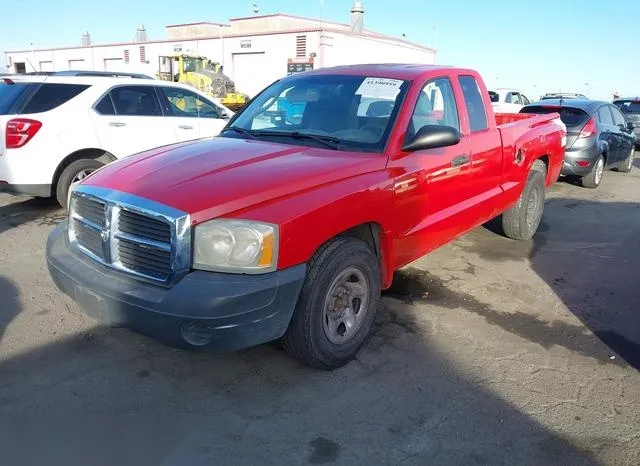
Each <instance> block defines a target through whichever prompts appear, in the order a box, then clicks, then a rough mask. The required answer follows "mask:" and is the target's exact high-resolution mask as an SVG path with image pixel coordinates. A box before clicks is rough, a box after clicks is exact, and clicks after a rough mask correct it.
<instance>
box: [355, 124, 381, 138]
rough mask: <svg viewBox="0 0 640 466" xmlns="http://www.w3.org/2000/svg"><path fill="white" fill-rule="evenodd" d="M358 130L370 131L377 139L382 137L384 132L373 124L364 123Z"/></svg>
mask: <svg viewBox="0 0 640 466" xmlns="http://www.w3.org/2000/svg"><path fill="white" fill-rule="evenodd" d="M360 131H367V132H369V133H372V134H373V135H374V136H376V137H377V138H378V139H380V138H381V137H382V134H383V133H384V129H382V128H380V127H379V126H375V125H364V126H362V127H361V128H360Z"/></svg>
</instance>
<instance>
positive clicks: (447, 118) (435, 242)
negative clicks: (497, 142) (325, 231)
mask: <svg viewBox="0 0 640 466" xmlns="http://www.w3.org/2000/svg"><path fill="white" fill-rule="evenodd" d="M434 91H435V93H436V94H437V95H438V97H436V98H435V99H434V98H433V97H434ZM407 105H411V103H407ZM424 125H442V126H450V127H453V128H455V129H457V130H459V129H460V120H459V114H458V107H457V105H456V99H455V95H454V91H453V87H452V84H451V81H450V79H449V78H447V77H442V78H436V79H434V80H431V81H429V82H427V83H426V84H425V85H424V86H423V88H422V90H421V92H420V94H419V95H418V98H417V100H416V103H415V107H414V109H413V113H412V115H411V118H410V120H409V124H408V128H407V131H406V139H405V140H408V139H410V138H411V137H412V136H413V135H414V134H415V133H416V132H417V131H418V130H419V129H420V128H421V127H422V126H424ZM388 168H389V169H390V170H391V171H392V173H393V172H396V173H397V176H396V177H395V179H394V187H393V189H394V194H395V211H396V218H395V227H396V231H398V235H397V240H396V241H397V243H396V245H395V247H394V248H393V250H394V253H395V256H394V257H393V259H392V260H393V262H394V265H395V266H399V265H404V264H407V263H408V262H410V261H412V260H415V259H416V258H418V257H421V256H423V255H424V254H426V253H427V252H429V251H431V250H433V249H435V248H437V247H438V246H440V245H442V244H444V243H446V242H448V241H449V240H450V239H451V238H452V237H453V236H456V235H458V234H459V233H462V232H463V231H465V229H466V223H465V222H464V217H465V214H464V212H465V211H466V209H467V207H466V203H467V198H468V195H467V192H466V191H467V186H468V185H469V184H470V183H471V182H472V180H471V159H470V156H469V144H468V141H466V140H462V141H461V142H460V143H458V144H456V145H454V146H449V147H441V148H437V149H428V150H422V151H415V152H412V153H410V154H406V155H403V156H402V157H399V158H396V159H393V160H390V162H389V165H388Z"/></svg>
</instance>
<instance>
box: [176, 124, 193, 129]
mask: <svg viewBox="0 0 640 466" xmlns="http://www.w3.org/2000/svg"><path fill="white" fill-rule="evenodd" d="M178 128H180V129H193V126H188V125H180V126H178Z"/></svg>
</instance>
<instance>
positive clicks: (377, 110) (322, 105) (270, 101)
mask: <svg viewBox="0 0 640 466" xmlns="http://www.w3.org/2000/svg"><path fill="white" fill-rule="evenodd" d="M408 86H409V82H408V81H403V80H397V79H386V78H377V77H368V76H350V75H307V76H304V75H300V76H295V77H290V78H285V79H283V80H281V81H278V82H276V83H274V84H272V85H271V86H270V87H268V88H267V89H266V90H264V91H263V92H262V93H261V94H259V95H258V96H257V97H256V98H255V99H254V100H252V101H251V103H250V104H249V105H248V106H247V107H246V108H245V109H244V110H243V111H242V112H241V113H240V114H238V115H237V117H236V118H235V119H234V121H233V122H232V123H231V125H230V126H229V127H227V128H226V130H225V131H223V133H222V136H224V137H247V135H249V134H251V135H253V136H254V137H255V138H257V139H263V138H264V139H268V140H270V141H274V142H281V143H284V144H305V145H319V146H320V147H326V146H327V144H322V142H321V139H323V138H324V140H325V141H326V140H329V141H330V142H332V145H333V147H334V148H335V149H337V150H345V151H367V152H382V151H383V150H384V147H385V145H386V143H387V139H388V138H389V133H390V132H391V129H392V127H393V122H394V121H395V118H396V115H397V113H398V110H399V108H400V106H401V105H402V100H403V99H404V96H405V93H406V91H407V88H408ZM234 129H235V131H234ZM270 133H271V134H270ZM310 136H314V137H310Z"/></svg>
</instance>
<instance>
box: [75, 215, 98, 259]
mask: <svg viewBox="0 0 640 466" xmlns="http://www.w3.org/2000/svg"><path fill="white" fill-rule="evenodd" d="M71 223H72V225H71V227H72V228H73V231H74V232H75V237H76V241H77V242H78V244H79V245H80V246H82V247H83V248H85V249H87V250H88V251H89V252H90V253H91V254H94V255H95V256H97V257H98V258H100V259H104V251H103V249H102V236H101V235H100V230H97V229H95V228H94V227H92V226H91V225H88V224H86V223H82V222H81V221H80V220H78V219H76V218H72V219H71Z"/></svg>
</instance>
